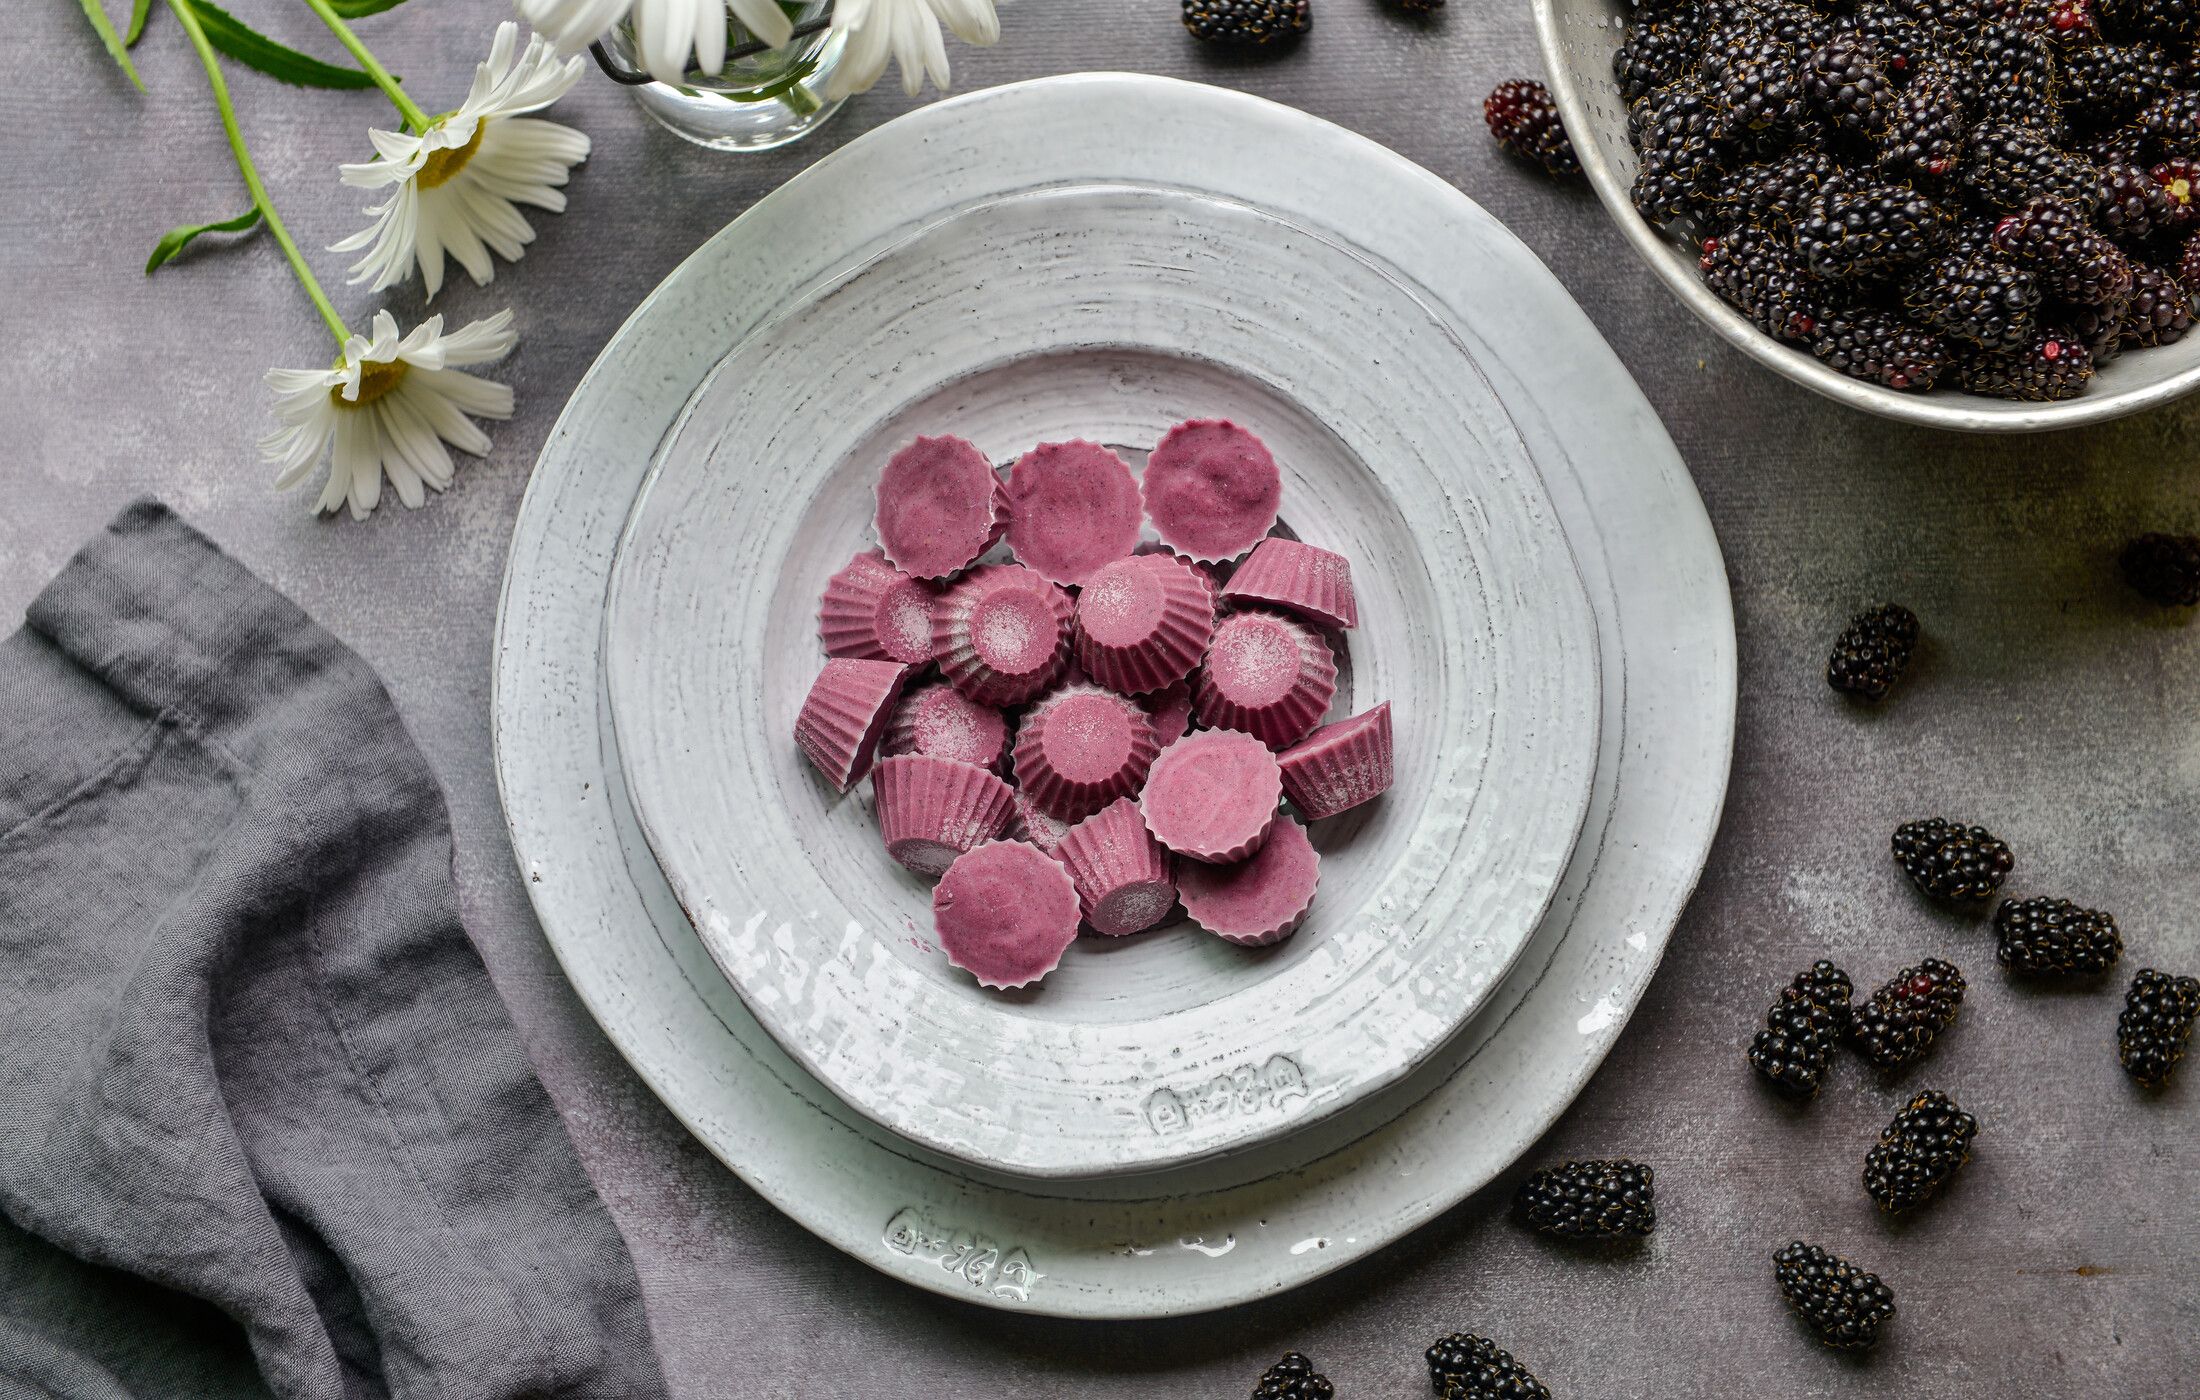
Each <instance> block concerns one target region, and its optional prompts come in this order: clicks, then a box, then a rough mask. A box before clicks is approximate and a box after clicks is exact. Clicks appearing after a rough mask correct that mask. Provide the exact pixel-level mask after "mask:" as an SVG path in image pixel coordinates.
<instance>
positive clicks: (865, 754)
mask: <svg viewBox="0 0 2200 1400" xmlns="http://www.w3.org/2000/svg"><path fill="white" fill-rule="evenodd" d="M909 671H910V668H909V667H907V666H904V665H902V664H901V663H900V662H898V661H864V660H860V659H858V658H856V657H850V656H840V657H834V658H833V659H832V660H830V661H828V662H826V663H825V669H824V670H822V671H820V672H818V674H817V679H816V681H814V682H812V683H811V685H810V694H809V697H808V698H807V699H805V700H804V701H803V702H802V711H801V713H800V714H798V715H796V716H795V721H794V742H795V745H796V746H797V747H798V748H800V749H801V750H802V752H803V754H804V755H805V756H806V757H808V759H809V760H810V762H812V763H814V764H816V765H817V771H818V772H820V773H823V774H824V775H825V779H826V781H827V782H829V783H831V784H832V785H833V786H834V787H836V788H838V789H839V790H840V791H842V792H846V791H847V790H848V789H849V788H852V787H854V786H855V785H856V781H857V779H859V778H861V777H862V776H863V775H864V774H865V773H866V772H868V771H870V767H871V756H872V755H873V754H874V753H876V752H877V750H878V742H879V737H880V736H881V735H883V734H884V733H885V732H886V720H887V717H888V716H889V715H891V714H892V713H893V710H894V702H895V701H897V700H899V699H901V688H902V686H903V685H904V684H905V683H906V682H907V681H908V679H909Z"/></svg>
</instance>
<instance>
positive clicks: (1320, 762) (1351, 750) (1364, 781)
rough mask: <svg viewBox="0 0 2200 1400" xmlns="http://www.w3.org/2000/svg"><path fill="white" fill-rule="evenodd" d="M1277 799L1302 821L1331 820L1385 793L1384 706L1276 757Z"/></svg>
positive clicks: (1387, 752)
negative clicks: (1284, 799) (1281, 798)
mask: <svg viewBox="0 0 2200 1400" xmlns="http://www.w3.org/2000/svg"><path fill="white" fill-rule="evenodd" d="M1276 762H1277V764H1278V765H1280V766H1281V767H1282V769H1283V795H1284V796H1286V797H1288V798H1290V799H1291V805H1292V806H1293V807H1296V808H1297V809H1298V812H1299V815H1300V816H1302V817H1305V818H1306V819H1307V820H1308V821H1314V820H1317V819H1319V818H1321V817H1333V816H1335V815H1337V813H1339V812H1343V811H1348V810H1350V809H1351V808H1354V807H1357V806H1359V805H1360V804H1361V803H1362V802H1366V801H1368V800H1370V799H1372V798H1374V797H1377V796H1379V795H1381V794H1382V793H1384V792H1387V791H1389V789H1390V784H1391V781H1392V767H1391V750H1390V702H1389V701H1388V700H1385V701H1384V702H1383V703H1382V704H1380V705H1377V706H1376V707H1375V708H1374V709H1372V710H1369V711H1368V712H1367V713H1365V714H1360V715H1354V716H1353V717H1352V718H1350V719H1342V720H1338V721H1337V722H1336V723H1335V724H1325V725H1323V726H1322V727H1321V728H1319V729H1317V730H1315V731H1314V732H1313V733H1312V734H1309V735H1307V736H1306V738H1305V739H1303V740H1301V741H1300V742H1299V743H1297V744H1294V745H1293V746H1292V747H1290V748H1288V749H1285V750H1284V751H1283V752H1282V753H1280V754H1278V755H1277V756H1276Z"/></svg>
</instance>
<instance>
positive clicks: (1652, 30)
mask: <svg viewBox="0 0 2200 1400" xmlns="http://www.w3.org/2000/svg"><path fill="white" fill-rule="evenodd" d="M1696 46H1697V35H1696V33H1695V31H1694V30H1693V29H1691V28H1689V27H1688V26H1686V25H1682V24H1677V23H1672V22H1669V21H1657V22H1654V23H1650V24H1638V25H1635V26H1634V27H1632V28H1630V29H1629V30H1628V31H1627V37H1626V38H1625V39H1623V40H1622V41H1621V42H1620V46H1619V47H1618V48H1616V49H1614V50H1613V51H1612V80H1613V81H1614V82H1616V83H1618V84H1619V95H1620V100H1621V101H1623V102H1630V103H1632V102H1635V101H1637V100H1639V99H1641V98H1643V97H1646V96H1648V95H1649V94H1650V93H1651V92H1653V91H1654V90H1656V89H1658V88H1661V87H1664V86H1665V85H1666V84H1667V83H1670V82H1673V81H1675V80H1676V79H1678V78H1681V77H1683V76H1685V75H1686V74H1687V73H1688V72H1689V71H1690V70H1691V69H1693V68H1694V67H1695V66H1696Z"/></svg>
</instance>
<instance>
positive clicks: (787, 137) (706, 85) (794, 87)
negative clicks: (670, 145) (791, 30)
mask: <svg viewBox="0 0 2200 1400" xmlns="http://www.w3.org/2000/svg"><path fill="white" fill-rule="evenodd" d="M781 8H782V9H784V10H785V11H786V12H787V15H788V18H790V19H792V20H793V21H794V23H795V29H796V33H795V37H794V38H793V39H792V40H791V41H789V42H788V43H787V44H786V45H784V46H783V47H780V48H776V49H759V48H758V43H759V41H758V40H757V39H756V37H755V36H754V35H752V34H751V33H749V31H748V30H747V29H746V28H744V27H743V26H742V25H741V23H740V21H738V20H736V19H734V18H733V17H732V16H731V15H730V14H729V15H728V16H727V17H726V52H727V54H728V55H729V57H728V58H727V61H726V67H725V71H724V72H722V73H720V74H718V75H717V76H715V77H713V76H711V75H709V74H705V73H699V72H696V71H694V70H692V69H691V70H689V72H688V75H687V81H686V82H684V83H679V84H673V83H660V82H653V81H651V80H650V79H649V76H648V74H647V73H646V72H644V71H643V68H642V60H641V54H640V50H639V47H638V46H637V45H636V44H635V42H634V27H633V23H632V21H631V20H623V21H621V22H620V23H619V24H618V25H617V26H616V27H615V28H614V29H613V30H612V31H611V32H610V33H609V34H607V35H605V36H604V41H603V46H602V47H603V51H604V54H605V55H607V56H608V58H609V60H610V61H609V63H608V64H606V71H608V72H610V73H611V75H612V77H614V78H616V79H617V80H618V81H619V82H621V83H623V84H625V85H626V86H627V87H628V88H629V89H630V90H631V91H632V92H633V94H634V100H635V101H637V102H639V103H640V104H641V106H642V110H643V111H645V112H647V113H649V115H650V116H652V117H654V118H656V119H657V122H658V123H659V124H660V125H662V126H663V127H664V128H665V129H666V130H668V131H670V132H672V133H673V134H674V135H676V136H681V137H685V138H686V139H687V140H690V141H693V142H694V143H695V144H696V145H698V146H708V147H710V148H711V149H712V150H714V151H768V150H771V149H772V148H773V147H775V146H784V145H786V144H787V143H788V142H790V141H799V140H801V139H802V138H803V137H805V136H807V135H809V134H810V133H811V132H813V131H815V130H817V129H818V128H819V127H821V126H823V125H824V124H825V123H826V122H827V121H829V120H830V119H831V118H832V116H833V114H834V113H835V112H837V111H839V110H840V108H841V105H842V102H844V101H845V100H846V99H842V102H828V101H827V100H826V98H825V84H826V81H827V79H829V78H830V77H831V76H832V72H833V69H834V68H835V67H836V66H837V65H838V64H839V62H840V55H841V50H842V49H843V48H844V47H845V39H844V36H842V35H840V34H837V33H835V32H833V31H832V30H830V29H828V28H825V27H824V24H825V21H826V20H827V19H828V18H830V17H831V15H832V10H833V6H832V0H781ZM805 30H808V31H810V32H807V33H805V32H803V31H805ZM745 51H746V52H745ZM733 55H739V56H738V57H735V56H733Z"/></svg>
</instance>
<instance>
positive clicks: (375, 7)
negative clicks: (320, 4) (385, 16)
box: [328, 0, 405, 19]
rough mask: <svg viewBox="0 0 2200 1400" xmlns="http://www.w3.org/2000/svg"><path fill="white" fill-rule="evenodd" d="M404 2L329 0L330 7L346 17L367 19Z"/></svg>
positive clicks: (393, 0)
mask: <svg viewBox="0 0 2200 1400" xmlns="http://www.w3.org/2000/svg"><path fill="white" fill-rule="evenodd" d="M404 3H405V0H328V7H329V8H330V9H332V10H334V11H336V13H337V14H339V15H341V16H343V17H344V18H345V19H365V18H366V17H367V16H368V15H378V14H380V13H382V12H383V11H384V10H394V9H396V8H397V7H398V6H399V5H402V4H404Z"/></svg>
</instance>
